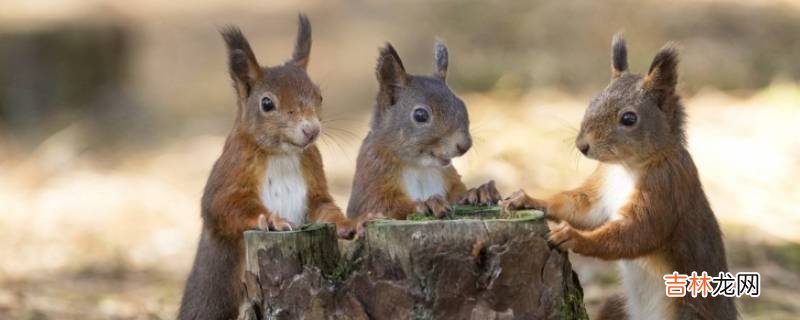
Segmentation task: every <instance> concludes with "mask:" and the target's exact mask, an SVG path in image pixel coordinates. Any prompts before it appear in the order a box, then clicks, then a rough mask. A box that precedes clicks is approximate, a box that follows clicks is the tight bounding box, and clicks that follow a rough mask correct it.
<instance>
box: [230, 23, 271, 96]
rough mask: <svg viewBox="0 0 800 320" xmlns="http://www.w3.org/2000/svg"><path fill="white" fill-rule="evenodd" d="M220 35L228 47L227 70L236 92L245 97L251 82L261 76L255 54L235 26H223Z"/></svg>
mask: <svg viewBox="0 0 800 320" xmlns="http://www.w3.org/2000/svg"><path fill="white" fill-rule="evenodd" d="M220 34H222V38H223V39H224V40H225V45H226V46H227V47H228V68H229V71H230V73H231V78H233V80H234V82H235V84H236V88H237V90H238V91H239V92H240V93H242V94H244V95H247V94H249V88H250V87H251V86H252V82H253V81H255V80H256V79H259V78H260V77H261V76H262V74H261V73H262V71H261V67H259V65H258V61H257V60H256V56H255V54H253V50H252V49H251V48H250V43H249V42H247V38H245V37H244V34H242V31H241V30H239V28H237V27H236V26H232V25H229V26H225V27H223V28H222V29H220Z"/></svg>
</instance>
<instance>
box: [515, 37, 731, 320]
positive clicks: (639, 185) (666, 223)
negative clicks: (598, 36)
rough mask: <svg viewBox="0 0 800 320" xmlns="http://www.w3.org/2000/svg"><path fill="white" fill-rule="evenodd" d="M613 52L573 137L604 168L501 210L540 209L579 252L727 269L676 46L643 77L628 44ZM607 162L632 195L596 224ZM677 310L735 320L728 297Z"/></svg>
mask: <svg viewBox="0 0 800 320" xmlns="http://www.w3.org/2000/svg"><path fill="white" fill-rule="evenodd" d="M613 47H614V49H613V53H614V58H613V59H612V69H613V70H612V71H613V72H612V75H613V77H612V81H611V84H609V86H608V87H607V88H606V89H605V90H604V91H603V92H602V93H601V94H600V95H599V96H598V97H597V98H596V99H595V100H594V101H593V102H592V103H591V105H590V106H589V108H588V109H587V111H586V115H585V116H584V120H583V123H582V125H581V131H580V133H579V136H578V138H577V140H576V144H577V146H578V148H579V149H580V150H581V152H583V153H584V154H586V155H587V156H588V157H590V158H593V159H596V160H599V161H600V165H599V166H598V169H597V170H596V171H595V172H594V173H593V174H592V175H591V176H590V177H589V179H588V180H586V182H584V183H583V185H581V186H580V187H578V188H576V189H573V190H569V191H565V192H561V193H559V194H556V195H554V196H552V197H550V198H548V199H544V200H540V199H535V198H531V197H529V196H527V195H526V194H525V193H524V192H517V193H515V194H514V195H513V196H512V197H511V198H509V199H508V200H507V201H504V202H503V203H502V205H503V206H504V207H506V208H507V209H514V208H521V207H532V208H541V209H544V210H545V211H546V213H547V216H548V217H549V218H551V219H554V220H562V221H564V222H566V223H562V224H561V225H560V226H559V227H557V228H555V229H554V230H552V231H551V236H550V240H551V241H552V242H553V243H554V244H556V245H559V246H560V247H561V248H563V249H572V250H573V251H574V252H576V253H578V254H581V255H586V256H591V257H597V258H600V259H603V260H627V259H637V258H638V259H639V261H642V263H644V264H645V265H646V268H655V269H654V270H655V272H663V271H667V272H672V271H678V272H679V273H682V274H690V273H691V272H692V271H697V272H698V273H700V272H702V271H707V272H708V274H709V275H716V274H718V273H719V272H720V271H727V270H728V266H727V262H726V258H725V247H724V245H723V242H722V232H721V231H720V228H719V225H718V223H717V220H716V218H715V217H714V213H713V211H712V210H711V207H710V205H709V203H708V200H707V199H706V196H705V193H704V191H703V187H702V185H701V183H700V179H699V176H698V173H697V169H696V168H695V165H694V162H693V161H692V158H691V155H690V154H689V152H688V151H687V149H686V142H685V131H684V128H683V126H684V122H685V112H684V107H683V105H682V104H681V102H680V97H679V96H678V95H677V94H676V93H675V85H676V84H677V61H678V60H677V53H676V52H675V50H674V49H673V48H672V46H667V47H665V48H664V49H662V50H661V51H660V52H659V53H658V54H657V55H656V58H655V59H654V61H653V65H652V66H651V68H650V70H649V72H648V74H647V75H646V76H644V77H642V76H639V75H635V74H630V73H628V71H627V69H626V68H627V61H624V59H623V58H624V57H620V56H619V53H620V52H621V53H623V54H624V53H625V52H626V51H625V48H624V42H622V39H621V37H615V40H614V45H613ZM622 67H624V68H622ZM625 112H634V113H636V114H637V115H638V119H639V120H638V122H636V124H635V125H631V126H624V125H623V124H622V119H621V116H622V114H624V113H625ZM610 165H621V166H623V167H624V168H626V170H628V171H629V172H632V173H633V175H634V176H635V180H634V181H635V182H634V190H633V192H632V193H631V194H630V195H629V197H628V198H627V201H626V202H625V203H624V205H623V206H622V207H621V208H620V210H619V212H616V213H615V214H616V215H617V216H618V217H619V218H618V219H608V217H606V219H602V220H598V219H597V218H596V217H593V216H591V215H590V213H592V208H593V207H594V206H595V205H597V204H598V202H599V200H600V199H601V197H602V194H601V192H602V191H601V190H602V186H603V185H604V183H605V182H606V179H607V176H608V172H607V170H608V168H609V166H610ZM635 285H636V286H643V285H644V284H641V283H639V284H635ZM650 285H652V284H650ZM662 285H663V282H662ZM627 294H628V295H631V294H636V293H634V292H628V293H627ZM614 299H616V300H614ZM628 300H630V296H628ZM621 301H623V299H620V298H616V297H612V298H611V299H610V300H609V301H608V302H607V304H606V306H604V307H603V308H602V310H603V311H602V312H601V315H600V318H602V319H617V318H618V317H617V316H616V315H618V313H619V311H620V308H619V307H620V306H621ZM670 303H671V306H670V309H669V312H671V313H672V317H671V318H673V319H697V318H702V319H734V318H736V317H737V311H736V307H735V305H734V302H733V300H732V299H731V298H727V297H715V298H712V297H708V298H700V297H698V298H691V297H685V298H680V299H673V300H670Z"/></svg>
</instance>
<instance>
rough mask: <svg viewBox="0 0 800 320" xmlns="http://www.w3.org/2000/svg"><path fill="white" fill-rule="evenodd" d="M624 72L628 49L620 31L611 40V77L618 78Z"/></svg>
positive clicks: (626, 69)
mask: <svg viewBox="0 0 800 320" xmlns="http://www.w3.org/2000/svg"><path fill="white" fill-rule="evenodd" d="M626 71H628V48H627V47H626V46H625V38H624V37H623V34H622V32H621V31H620V32H617V34H615V35H614V38H613V39H612V40H611V77H613V78H619V76H621V75H622V73H624V72H626Z"/></svg>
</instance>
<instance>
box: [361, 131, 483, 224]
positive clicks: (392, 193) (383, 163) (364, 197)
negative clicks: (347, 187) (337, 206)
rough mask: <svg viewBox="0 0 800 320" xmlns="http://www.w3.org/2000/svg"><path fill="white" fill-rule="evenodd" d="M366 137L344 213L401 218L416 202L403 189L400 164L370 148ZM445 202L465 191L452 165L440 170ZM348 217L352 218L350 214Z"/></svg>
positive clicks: (382, 149) (387, 153) (388, 153)
mask: <svg viewBox="0 0 800 320" xmlns="http://www.w3.org/2000/svg"><path fill="white" fill-rule="evenodd" d="M370 141H371V140H370V139H369V137H368V138H367V139H366V140H365V142H364V145H363V146H362V147H361V151H360V152H359V155H358V159H357V161H356V175H355V178H354V181H353V191H352V193H351V198H350V203H351V204H350V208H349V210H348V211H350V212H355V213H366V212H379V213H382V214H383V215H385V216H386V217H388V218H391V219H401V220H402V219H405V218H406V216H408V215H409V214H411V213H413V212H415V211H416V208H417V203H416V202H415V201H414V200H412V199H411V198H410V197H409V196H408V195H407V194H406V192H405V191H404V190H403V178H402V176H401V175H402V171H401V170H402V168H403V167H402V165H403V163H402V162H401V161H400V160H399V159H398V158H397V156H394V155H393V154H392V151H391V150H388V148H386V147H385V146H374V145H372V143H370ZM442 176H443V177H444V181H445V185H446V186H447V188H446V192H447V201H448V202H450V203H454V202H455V201H456V200H458V199H459V197H461V196H462V195H464V193H465V192H466V191H467V188H466V187H465V186H464V183H462V182H461V176H460V175H459V174H458V172H457V171H456V169H455V168H454V167H453V166H448V167H444V168H442ZM351 217H353V216H352V215H351Z"/></svg>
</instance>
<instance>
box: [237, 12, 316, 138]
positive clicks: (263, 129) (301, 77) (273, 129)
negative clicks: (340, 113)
mask: <svg viewBox="0 0 800 320" xmlns="http://www.w3.org/2000/svg"><path fill="white" fill-rule="evenodd" d="M299 19H300V24H299V28H298V33H297V41H296V43H295V47H294V53H293V54H292V58H291V59H290V60H289V61H287V62H286V63H284V64H283V65H279V66H274V67H262V66H260V65H259V64H258V61H257V60H256V57H255V54H254V53H253V50H252V49H251V48H250V44H249V43H248V42H247V39H246V38H245V37H244V35H243V34H242V32H241V31H240V30H239V29H238V28H236V27H234V26H229V27H225V28H223V29H222V31H221V33H222V38H223V39H225V43H226V44H227V48H228V62H229V69H230V74H231V78H232V79H233V87H234V88H235V89H236V96H237V102H238V103H237V105H238V112H237V116H236V122H235V128H234V130H238V131H239V132H241V133H244V134H246V135H248V136H250V137H251V138H252V139H253V141H254V142H255V143H256V144H257V145H258V146H259V147H260V148H261V149H262V150H264V151H268V152H276V153H286V152H297V151H300V150H302V149H303V148H305V147H307V146H308V145H310V144H312V143H313V142H314V141H315V140H316V138H317V137H318V136H319V133H320V122H319V116H318V115H319V114H320V111H321V109H320V108H321V105H322V95H321V94H320V90H319V87H317V85H315V84H314V83H313V82H312V81H311V79H309V77H308V74H307V73H306V66H307V65H308V59H309V53H310V51H311V24H310V23H309V21H308V18H306V16H304V15H302V14H301V15H300V16H299Z"/></svg>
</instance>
